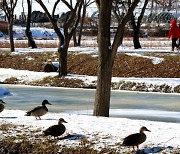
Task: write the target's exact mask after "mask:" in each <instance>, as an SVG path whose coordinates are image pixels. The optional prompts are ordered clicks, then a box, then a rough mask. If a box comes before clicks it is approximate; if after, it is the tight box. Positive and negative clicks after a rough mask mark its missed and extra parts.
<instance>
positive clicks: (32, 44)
mask: <svg viewBox="0 0 180 154" xmlns="http://www.w3.org/2000/svg"><path fill="white" fill-rule="evenodd" d="M27 4H28V16H27V24H26V31H25V33H26V36H27V38H28V46H29V47H32V48H37V46H36V43H35V41H34V40H33V37H32V32H31V30H30V24H31V2H30V0H27Z"/></svg>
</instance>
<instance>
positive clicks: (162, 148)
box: [135, 146, 173, 154]
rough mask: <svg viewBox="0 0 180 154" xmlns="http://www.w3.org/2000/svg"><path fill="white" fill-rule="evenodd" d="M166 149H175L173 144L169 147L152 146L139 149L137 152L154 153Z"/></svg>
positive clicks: (142, 153)
mask: <svg viewBox="0 0 180 154" xmlns="http://www.w3.org/2000/svg"><path fill="white" fill-rule="evenodd" d="M165 149H170V150H171V149H173V147H171V146H168V147H160V146H157V147H152V148H144V149H141V150H138V151H137V152H136V153H135V154H153V153H158V152H161V151H163V150H165Z"/></svg>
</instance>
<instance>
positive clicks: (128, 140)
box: [123, 133, 140, 146]
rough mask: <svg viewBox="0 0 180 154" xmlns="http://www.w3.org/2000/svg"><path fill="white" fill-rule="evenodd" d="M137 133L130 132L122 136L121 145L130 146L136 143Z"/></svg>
mask: <svg viewBox="0 0 180 154" xmlns="http://www.w3.org/2000/svg"><path fill="white" fill-rule="evenodd" d="M139 135H140V134H139V133H136V134H131V135H129V136H127V137H125V138H124V140H123V145H125V146H132V145H136V143H137V141H138V139H139Z"/></svg>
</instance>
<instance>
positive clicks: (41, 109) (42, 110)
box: [25, 100, 52, 120]
mask: <svg viewBox="0 0 180 154" xmlns="http://www.w3.org/2000/svg"><path fill="white" fill-rule="evenodd" d="M46 104H49V105H52V104H51V103H49V102H48V100H43V102H42V106H37V107H35V108H34V109H32V110H29V111H27V112H26V115H25V116H34V117H35V118H36V119H38V118H39V120H41V116H43V115H45V114H46V113H47V112H48V108H47V107H46Z"/></svg>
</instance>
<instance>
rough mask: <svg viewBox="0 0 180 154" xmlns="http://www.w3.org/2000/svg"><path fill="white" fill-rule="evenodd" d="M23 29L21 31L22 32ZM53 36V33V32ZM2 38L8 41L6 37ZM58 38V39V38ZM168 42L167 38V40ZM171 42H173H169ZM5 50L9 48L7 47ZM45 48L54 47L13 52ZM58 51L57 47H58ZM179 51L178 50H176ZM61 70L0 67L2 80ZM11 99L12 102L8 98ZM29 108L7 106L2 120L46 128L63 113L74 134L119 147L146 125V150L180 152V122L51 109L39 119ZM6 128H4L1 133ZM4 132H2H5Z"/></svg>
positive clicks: (2, 92)
mask: <svg viewBox="0 0 180 154" xmlns="http://www.w3.org/2000/svg"><path fill="white" fill-rule="evenodd" d="M19 33H20V32H19ZM51 35H52V36H53V34H51ZM21 37H22V36H21ZM1 40H4V41H7V40H6V39H4V38H1ZM16 41H18V40H16ZM55 41H56V40H55ZM163 43H164V42H163ZM166 43H167V44H169V42H166ZM3 50H5V49H3ZM169 50H170V47H169V45H167V46H166V47H164V48H163V49H162V48H161V49H159V50H158V52H167V53H169ZM42 51H43V52H44V51H47V52H49V51H52V49H47V50H46V49H29V48H28V49H20V48H19V49H16V52H15V53H13V54H26V53H27V52H28V53H29V52H42ZM54 51H56V49H54ZM69 51H71V52H77V51H80V52H81V53H91V54H92V53H93V54H94V55H97V48H95V47H92V48H87V47H86V48H83V47H76V48H70V49H69ZM118 52H127V54H129V55H131V56H141V57H142V56H144V55H143V54H142V53H143V52H157V48H156V49H154V48H148V49H140V50H134V49H132V47H127V46H121V47H119V49H118ZM178 53H179V52H178V51H176V52H175V54H178ZM144 58H150V59H152V62H153V63H154V65H156V64H158V63H161V62H162V61H163V58H158V57H150V56H144ZM55 75H57V73H44V72H32V71H26V70H13V69H4V68H0V82H3V81H4V80H6V79H7V78H10V77H16V78H18V79H19V80H20V81H22V82H26V83H28V82H31V81H35V80H39V79H42V78H44V77H47V76H55ZM67 78H78V79H82V80H83V81H84V82H85V83H87V84H89V83H92V82H93V81H95V80H96V79H97V77H95V76H85V75H77V74H69V75H68V76H67ZM112 81H113V82H117V83H118V82H120V81H132V82H144V83H146V84H164V83H165V84H167V85H170V86H172V87H175V86H177V85H180V79H179V78H143V79H142V78H113V79H112ZM9 95H10V92H8V91H7V90H6V89H4V88H3V87H0V98H3V97H11V96H9ZM7 103H8V102H7ZM24 114H25V111H21V110H7V109H5V110H4V111H3V112H1V113H0V123H1V124H5V123H12V124H17V125H25V126H29V127H30V129H37V128H41V129H42V130H44V129H45V128H47V127H49V126H51V125H53V124H57V121H58V119H59V118H60V117H63V118H64V119H65V120H66V121H67V122H68V123H67V124H65V125H66V127H67V132H66V134H67V133H70V134H74V133H76V134H82V135H85V137H86V138H87V139H88V140H90V141H93V142H95V143H96V144H95V147H94V148H96V149H99V148H103V147H107V146H108V147H111V148H116V149H117V148H118V147H117V143H122V139H123V138H124V137H125V136H127V135H129V134H130V133H135V132H138V131H139V128H140V127H141V126H146V127H147V128H148V129H149V130H151V132H148V133H146V134H147V141H146V142H145V143H143V144H142V145H141V146H140V148H141V149H144V152H145V153H158V151H161V150H163V151H164V152H166V153H170V152H171V150H173V149H179V152H180V131H179V130H180V124H179V123H164V122H154V121H145V120H130V119H126V118H104V117H93V116H85V115H75V114H68V113H67V114H62V113H48V114H47V115H45V116H43V117H42V120H35V118H34V117H25V116H24ZM1 133H2V132H1V131H0V134H1ZM1 135H2V134H1ZM78 143H79V140H64V141H60V142H59V144H60V145H66V146H76V145H78ZM124 151H127V149H126V148H122V149H121V150H120V152H119V153H123V152H124Z"/></svg>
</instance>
